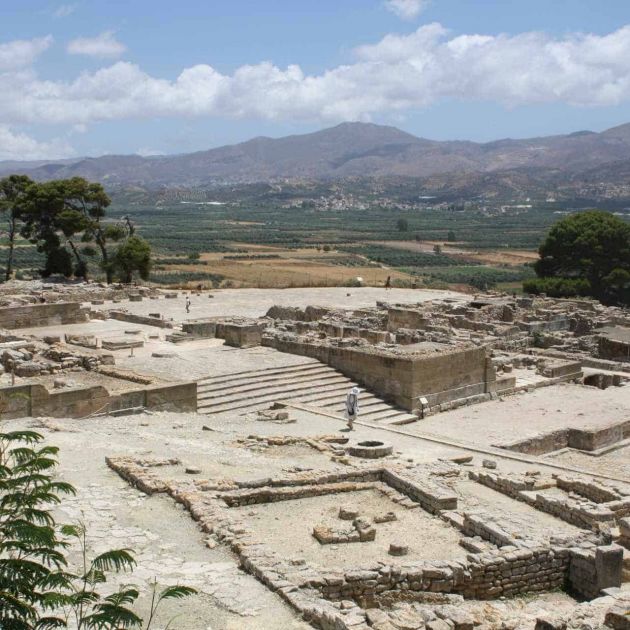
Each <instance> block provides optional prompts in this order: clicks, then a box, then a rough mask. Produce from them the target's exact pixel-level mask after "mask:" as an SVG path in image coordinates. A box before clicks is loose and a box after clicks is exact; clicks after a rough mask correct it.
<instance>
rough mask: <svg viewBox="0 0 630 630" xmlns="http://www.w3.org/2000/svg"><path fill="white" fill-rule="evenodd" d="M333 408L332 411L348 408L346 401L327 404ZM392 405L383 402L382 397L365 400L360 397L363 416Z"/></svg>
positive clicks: (360, 413) (360, 412)
mask: <svg viewBox="0 0 630 630" xmlns="http://www.w3.org/2000/svg"><path fill="white" fill-rule="evenodd" d="M325 406H326V407H329V408H331V411H344V410H345V408H346V405H345V402H342V403H341V404H336V405H334V406H333V405H325ZM391 408H392V406H391V405H390V404H389V403H386V402H383V401H382V400H381V399H380V398H376V397H374V399H373V400H364V399H363V398H359V415H360V416H362V415H364V414H366V413H368V412H369V413H372V412H376V411H384V410H389V409H391Z"/></svg>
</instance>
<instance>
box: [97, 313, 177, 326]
mask: <svg viewBox="0 0 630 630" xmlns="http://www.w3.org/2000/svg"><path fill="white" fill-rule="evenodd" d="M108 315H109V317H110V318H111V319H117V320H119V321H122V322H130V323H131V324H144V325H145V326H156V327H157V328H173V322H170V321H167V320H164V319H160V318H159V317H145V316H144V315H134V314H133V313H126V312H125V311H109V313H108Z"/></svg>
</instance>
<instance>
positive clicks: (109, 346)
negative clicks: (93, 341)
mask: <svg viewBox="0 0 630 630" xmlns="http://www.w3.org/2000/svg"><path fill="white" fill-rule="evenodd" d="M101 346H102V347H103V349H104V350H127V349H131V348H142V347H143V346H144V341H142V340H140V339H124V338H120V339H103V341H102V342H101Z"/></svg>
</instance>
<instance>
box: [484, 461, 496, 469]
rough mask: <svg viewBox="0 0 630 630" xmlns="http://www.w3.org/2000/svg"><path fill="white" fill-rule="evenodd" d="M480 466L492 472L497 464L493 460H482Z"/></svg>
mask: <svg viewBox="0 0 630 630" xmlns="http://www.w3.org/2000/svg"><path fill="white" fill-rule="evenodd" d="M481 465H482V466H483V467H484V468H489V469H490V470H494V469H495V468H496V467H497V463H496V462H495V461H494V460H493V459H484V460H483V462H482V463H481Z"/></svg>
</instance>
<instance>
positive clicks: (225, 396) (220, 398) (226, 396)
mask: <svg viewBox="0 0 630 630" xmlns="http://www.w3.org/2000/svg"><path fill="white" fill-rule="evenodd" d="M347 382H348V380H347V379H346V377H345V376H336V375H332V376H327V377H324V378H317V379H313V380H304V381H301V382H295V383H278V384H277V385H274V386H270V385H260V386H259V385H252V386H251V387H242V388H238V389H234V390H230V392H229V393H226V392H223V393H219V394H217V395H212V392H209V393H205V394H201V395H199V394H198V395H197V400H198V401H204V402H210V401H217V402H231V401H234V400H239V399H243V398H251V397H252V396H254V397H255V396H256V392H263V393H264V394H272V393H291V392H294V391H303V390H305V389H308V390H311V389H314V388H315V389H314V391H317V389H316V388H318V387H326V386H327V385H336V386H339V385H341V384H343V385H347Z"/></svg>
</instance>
